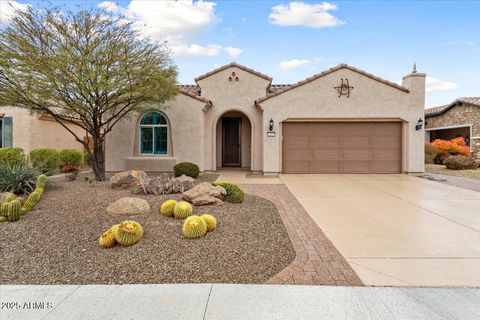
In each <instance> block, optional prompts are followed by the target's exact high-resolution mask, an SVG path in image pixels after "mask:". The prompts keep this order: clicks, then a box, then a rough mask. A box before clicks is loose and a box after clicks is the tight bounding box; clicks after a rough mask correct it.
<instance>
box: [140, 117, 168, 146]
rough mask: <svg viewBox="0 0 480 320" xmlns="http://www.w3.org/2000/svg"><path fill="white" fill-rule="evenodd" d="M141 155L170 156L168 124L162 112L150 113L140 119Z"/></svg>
mask: <svg viewBox="0 0 480 320" xmlns="http://www.w3.org/2000/svg"><path fill="white" fill-rule="evenodd" d="M140 154H145V155H148V154H151V155H167V154H168V122H167V118H166V117H165V116H164V115H163V114H161V113H160V112H149V113H146V114H145V115H143V117H142V118H141V119H140Z"/></svg>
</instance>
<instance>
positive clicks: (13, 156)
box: [0, 148, 27, 165]
mask: <svg viewBox="0 0 480 320" xmlns="http://www.w3.org/2000/svg"><path fill="white" fill-rule="evenodd" d="M26 162H27V161H26V159H25V155H24V154H23V149H22V148H0V163H2V164H10V165H22V164H25V163H26Z"/></svg>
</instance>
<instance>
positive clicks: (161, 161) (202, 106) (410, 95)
mask: <svg viewBox="0 0 480 320" xmlns="http://www.w3.org/2000/svg"><path fill="white" fill-rule="evenodd" d="M232 72H235V75H236V76H237V77H238V78H239V80H238V81H235V80H234V81H229V77H230V76H231V75H232ZM341 78H348V79H349V81H350V85H352V86H353V87H354V89H353V91H352V93H351V95H350V97H349V98H347V97H346V96H342V97H338V93H337V91H336V90H335V89H334V87H335V86H338V85H339V83H340V79H341ZM197 84H198V85H199V86H200V88H201V97H202V98H205V99H208V100H211V101H212V105H211V106H210V107H207V106H206V103H205V102H203V101H199V100H198V99H195V98H192V97H190V96H187V95H185V94H181V93H180V94H179V95H177V97H175V98H174V99H173V100H172V101H170V102H168V103H166V104H165V105H164V106H152V108H153V109H155V108H156V109H159V110H160V111H161V112H163V113H164V114H165V115H166V117H167V119H168V121H169V124H170V132H169V154H168V155H166V156H151V155H149V156H142V155H140V154H139V153H138V141H139V137H138V132H139V119H140V117H141V114H135V115H132V116H131V117H130V118H128V119H125V120H123V121H121V122H120V123H119V124H118V125H117V126H116V127H115V128H114V129H113V130H112V132H110V133H109V134H108V136H107V142H106V161H107V163H106V166H107V171H122V170H127V169H140V170H145V171H171V170H172V166H173V165H174V164H175V163H178V162H183V161H189V162H194V163H196V164H198V165H199V167H200V169H201V170H202V171H215V170H216V169H217V168H218V167H220V166H221V134H222V132H221V129H222V126H221V118H222V117H223V116H229V115H235V116H239V115H241V116H242V167H250V168H251V170H252V171H259V172H264V173H267V174H268V173H279V172H281V171H282V168H281V166H282V159H281V154H282V152H281V151H282V150H281V141H282V140H281V139H282V131H281V130H282V123H283V122H285V121H298V120H308V121H326V120H342V121H345V120H351V121H359V120H370V121H371V120H378V121H382V120H389V121H392V120H393V121H399V122H402V130H403V155H402V156H403V159H402V166H403V171H404V172H423V170H424V164H423V163H424V161H423V157H424V152H423V144H424V130H423V129H422V130H420V131H416V130H415V125H416V124H417V121H418V119H419V118H423V112H424V99H425V75H424V74H412V75H409V76H407V77H405V78H404V81H403V86H404V87H406V88H408V89H409V90H410V92H405V91H402V90H399V89H398V88H394V87H392V86H389V85H387V84H385V83H382V82H379V81H377V80H374V79H372V78H370V77H367V76H365V75H363V74H360V73H358V72H354V71H352V70H350V69H346V68H342V69H339V70H337V71H335V72H333V73H330V74H327V75H325V76H324V77H321V78H319V79H316V80H314V81H311V82H309V83H306V84H304V85H302V86H299V87H297V88H295V89H293V90H290V91H287V92H285V93H283V94H280V95H277V96H275V97H272V98H270V99H268V100H266V101H264V102H261V103H260V105H259V106H255V103H254V102H255V100H257V99H259V98H262V97H265V95H266V92H267V88H268V87H269V85H270V80H269V79H266V78H263V77H260V76H257V75H255V74H252V73H250V72H247V71H245V70H243V69H241V68H238V67H235V66H233V67H229V68H226V69H224V70H222V71H219V72H216V73H213V74H211V75H209V76H208V77H206V78H201V79H198V80H197ZM270 119H273V120H274V123H275V128H274V131H276V136H275V137H267V136H266V131H267V128H268V122H269V120H270Z"/></svg>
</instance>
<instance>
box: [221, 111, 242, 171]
mask: <svg viewBox="0 0 480 320" xmlns="http://www.w3.org/2000/svg"><path fill="white" fill-rule="evenodd" d="M241 124H242V119H241V118H223V121H222V125H223V135H222V137H223V149H222V166H224V167H240V165H241V160H240V159H241V153H240V150H241V149H240V141H241V139H240V137H241V132H240V130H241V127H242V125H241Z"/></svg>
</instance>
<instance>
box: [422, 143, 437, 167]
mask: <svg viewBox="0 0 480 320" xmlns="http://www.w3.org/2000/svg"><path fill="white" fill-rule="evenodd" d="M439 153H440V151H439V150H438V149H437V147H435V146H434V145H432V144H431V143H425V163H426V164H432V163H434V159H435V158H436V157H437V155H438V154H439Z"/></svg>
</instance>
